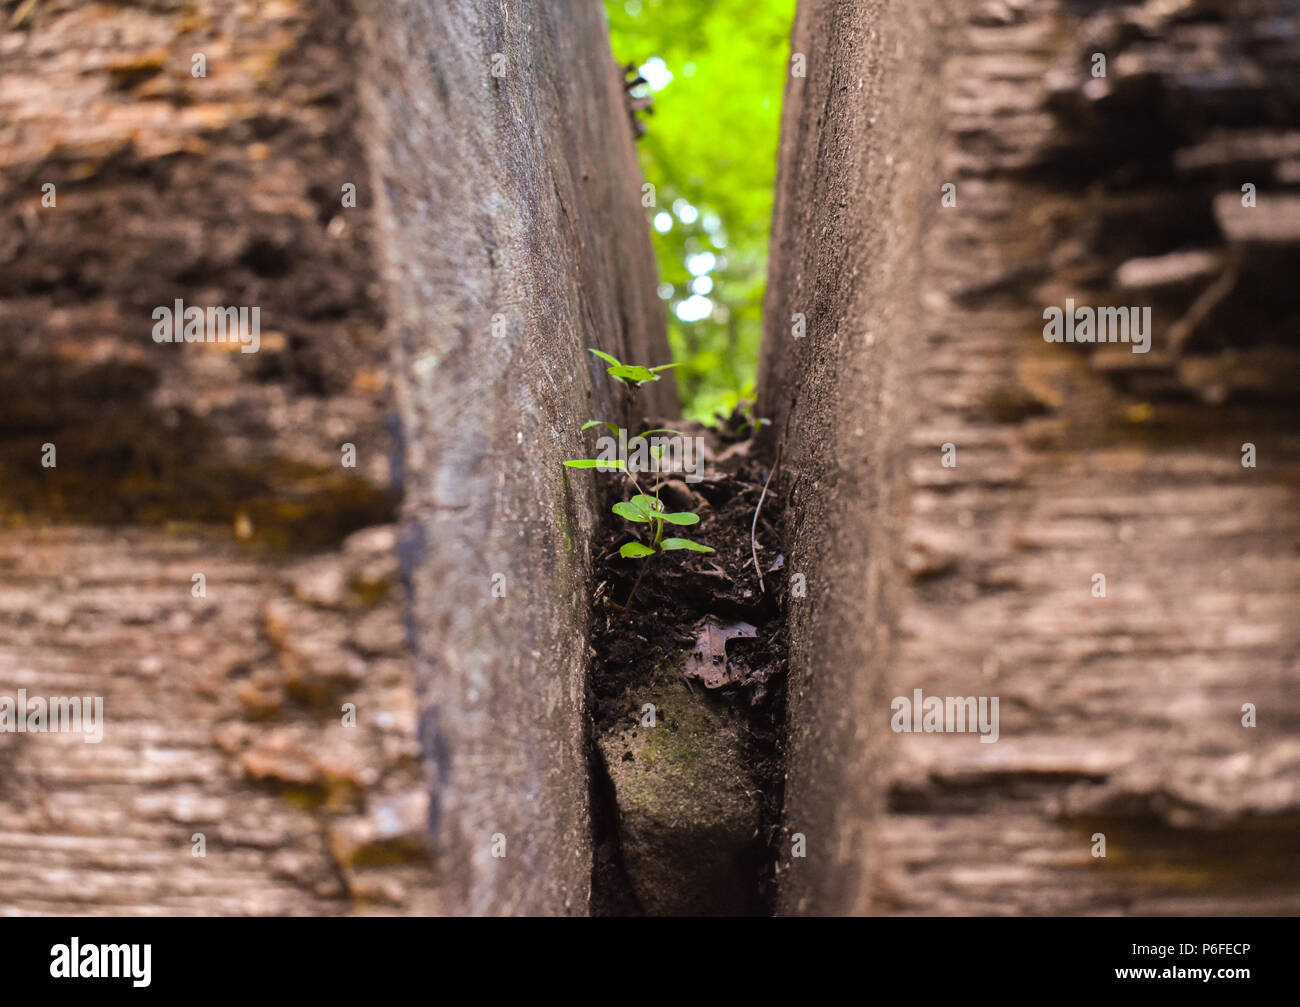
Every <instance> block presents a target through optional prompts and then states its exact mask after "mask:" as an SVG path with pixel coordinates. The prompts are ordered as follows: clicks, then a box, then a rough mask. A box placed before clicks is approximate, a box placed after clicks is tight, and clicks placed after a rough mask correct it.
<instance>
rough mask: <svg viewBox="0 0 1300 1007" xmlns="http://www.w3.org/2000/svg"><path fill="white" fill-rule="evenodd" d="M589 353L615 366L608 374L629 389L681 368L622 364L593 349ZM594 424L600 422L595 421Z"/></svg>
mask: <svg viewBox="0 0 1300 1007" xmlns="http://www.w3.org/2000/svg"><path fill="white" fill-rule="evenodd" d="M587 352H588V353H594V354H596V356H598V357H600V359H601V360H603V361H605V363H607V364H613V366H612V367H607V368H605V370H606V372H607V373H609V374H610V375H611V376H612V377H614V378H616V379H618V380H619V381H621V382H623V384H625V385H627V387H628V388H640V387H641V386H642V385H644V384H645V383H646V382H647V381H658V380H659V372H660V371H666V370H668V369H669V368H672V367H678V366H680V365H679V364H660V365H659V366H658V367H642V366H640V365H639V364H624V363H620V362H619V361H618V360H617V359H615V358H614V357H611V356H610V355H609V354H608V353H601V352H600V350H593V349H592V348H591V347H588V348H587ZM592 422H598V421H595V420H593V421H592Z"/></svg>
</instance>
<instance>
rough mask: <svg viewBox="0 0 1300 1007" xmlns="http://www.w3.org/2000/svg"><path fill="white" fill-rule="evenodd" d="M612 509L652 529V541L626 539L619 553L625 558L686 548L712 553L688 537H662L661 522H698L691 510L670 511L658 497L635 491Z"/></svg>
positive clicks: (682, 523)
mask: <svg viewBox="0 0 1300 1007" xmlns="http://www.w3.org/2000/svg"><path fill="white" fill-rule="evenodd" d="M611 510H613V512H614V513H615V514H617V515H618V516H619V517H621V518H622V519H623V520H624V521H634V522H636V523H637V524H649V525H651V526H652V529H651V530H652V531H653V532H654V541H653V543H652V544H650V545H645V544H643V543H641V542H625V543H624V544H623V546H622V548H620V549H619V551H618V554H619V555H620V556H622V557H623V558H624V559H645V558H646V557H648V556H653V555H654V554H655V553H656V552H659V551H660V550H662V551H664V552H672V551H674V550H676V549H689V550H691V552H713V550H712V549H711V548H710V547H709V546H707V545H700V543H699V542H692V541H691V540H690V539H688V538H664V525H669V524H672V525H687V526H689V525H693V524H699V523H700V516H699V515H698V514H692V513H691V512H690V511H676V512H674V513H669V512H667V511H665V510H664V505H663V502H662V501H661V500H659V499H658V498H657V497H652V496H648V495H646V494H645V493H638V494H637V495H636V496H634V497H633V498H632V499H631V500H624V501H621V502H620V503H616V504H615V505H614V506H613V507H612V508H611Z"/></svg>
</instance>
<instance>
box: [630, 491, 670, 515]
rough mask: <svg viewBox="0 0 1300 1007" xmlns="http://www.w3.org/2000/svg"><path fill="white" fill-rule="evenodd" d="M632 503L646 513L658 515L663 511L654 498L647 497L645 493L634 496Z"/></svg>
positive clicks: (662, 506) (661, 505)
mask: <svg viewBox="0 0 1300 1007" xmlns="http://www.w3.org/2000/svg"><path fill="white" fill-rule="evenodd" d="M632 503H634V504H636V506H638V507H640V508H641V509H642V510H644V511H646V513H658V512H659V511H661V510H663V509H664V505H663V504H661V503H660V502H659V501H658V500H656V499H655V498H654V497H652V496H649V495H647V494H645V493H638V494H637V495H636V496H634V497H633V498H632Z"/></svg>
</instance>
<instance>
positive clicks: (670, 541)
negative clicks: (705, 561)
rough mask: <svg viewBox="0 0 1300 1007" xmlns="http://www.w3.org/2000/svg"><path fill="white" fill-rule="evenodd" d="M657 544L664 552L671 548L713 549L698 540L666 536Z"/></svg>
mask: <svg viewBox="0 0 1300 1007" xmlns="http://www.w3.org/2000/svg"><path fill="white" fill-rule="evenodd" d="M659 544H660V545H661V546H663V548H664V552H669V551H670V550H673V549H689V550H690V551H691V552H713V549H711V548H710V547H709V546H707V545H700V543H698V542H692V541H691V540H690V539H688V538H666V539H664V540H663V541H662V542H660V543H659ZM625 548H626V547H625Z"/></svg>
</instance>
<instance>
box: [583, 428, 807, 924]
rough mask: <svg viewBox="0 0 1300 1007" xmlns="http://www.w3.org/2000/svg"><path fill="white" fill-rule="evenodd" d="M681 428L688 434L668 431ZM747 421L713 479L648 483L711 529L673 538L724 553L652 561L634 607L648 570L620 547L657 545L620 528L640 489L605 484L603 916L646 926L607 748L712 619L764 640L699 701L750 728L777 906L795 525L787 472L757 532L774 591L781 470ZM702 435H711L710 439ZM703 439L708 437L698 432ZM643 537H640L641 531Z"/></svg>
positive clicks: (598, 605)
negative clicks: (611, 735) (763, 453)
mask: <svg viewBox="0 0 1300 1007" xmlns="http://www.w3.org/2000/svg"><path fill="white" fill-rule="evenodd" d="M666 425H668V426H674V425H675V426H676V427H677V428H678V429H681V428H682V426H683V425H682V424H681V423H680V422H678V423H677V424H672V423H669V424H666ZM739 425H740V418H739V417H738V416H737V417H733V418H732V420H730V421H729V422H728V424H727V425H726V426H725V427H724V428H723V430H722V431H720V432H714V431H708V432H707V434H708V439H709V441H710V442H711V445H712V447H713V448H714V450H715V452H716V453H717V464H714V461H713V460H712V459H711V460H710V462H709V464H708V465H707V466H706V473H707V477H706V478H705V479H704V480H703V481H701V482H698V483H693V484H688V483H685V482H682V481H680V480H672V481H671V483H670V482H669V480H666V479H665V480H662V481H660V482H658V483H656V481H655V479H654V477H653V476H650V477H642V476H638V481H639V482H640V483H641V486H642V487H644V488H645V489H646V490H647V492H654V487H655V486H656V485H657V486H659V487H660V494H661V498H662V499H663V500H664V502H665V503H666V504H667V505H668V506H669V508H670V509H673V510H690V511H694V512H696V513H698V514H699V515H700V523H699V524H698V525H695V526H692V527H683V528H678V529H674V533H676V534H678V535H681V536H684V537H687V538H690V539H693V540H694V541H696V542H700V543H702V544H704V545H708V546H711V547H712V548H713V549H715V550H716V551H715V552H713V553H707V554H703V553H694V552H687V551H684V550H683V551H678V552H670V553H660V554H658V555H656V556H654V557H652V558H651V560H650V561H649V562H650V566H649V568H648V569H647V570H646V573H645V576H644V577H643V578H642V580H641V583H640V585H639V586H638V587H637V589H636V595H635V598H634V599H633V601H632V604H631V606H630V607H629V608H626V609H625V608H624V607H623V606H624V605H625V603H626V602H627V600H628V595H629V593H630V592H631V590H632V586H633V583H634V582H635V581H636V578H637V574H638V573H639V571H640V563H639V562H638V561H635V560H629V559H624V558H622V557H621V556H620V555H619V551H618V550H619V547H620V546H621V545H622V544H623V543H625V542H628V541H631V540H632V539H633V538H634V537H637V538H639V539H645V538H647V536H646V534H645V533H644V532H642V533H641V534H640V535H637V531H640V530H641V529H643V528H644V526H639V525H632V524H630V523H629V522H626V521H624V520H622V519H621V518H619V517H617V516H615V515H613V514H612V513H611V512H610V507H611V506H612V505H613V504H614V503H615V502H617V501H619V500H627V499H629V498H630V497H631V496H633V495H634V494H635V493H636V492H638V491H637V489H636V488H635V487H634V486H633V485H632V483H631V481H630V480H629V479H628V478H627V477H625V476H619V475H599V476H597V478H600V479H601V480H602V508H601V510H602V521H601V524H600V527H599V528H598V530H597V533H596V542H595V543H594V546H593V553H594V560H595V562H594V578H593V584H594V585H595V588H594V595H593V608H592V627H591V642H592V648H593V651H594V655H593V657H592V660H591V664H590V668H589V671H588V681H587V691H588V696H587V699H588V709H589V710H590V713H591V720H592V723H591V731H592V739H591V740H592V743H591V745H590V752H591V755H590V765H591V777H592V785H591V795H592V821H593V850H594V858H593V870H592V896H591V913H592V915H594V916H629V915H642V910H641V907H640V906H639V905H638V904H637V900H636V896H635V894H634V892H633V889H632V885H631V884H630V882H629V880H628V877H627V874H626V872H625V869H624V866H623V862H622V850H621V846H620V840H619V834H618V808H617V803H616V799H615V794H614V788H613V784H612V783H611V782H610V778H609V774H608V771H607V770H606V768H605V765H604V760H603V758H602V756H601V754H600V751H599V746H597V745H596V744H595V738H596V737H599V736H600V735H601V734H602V733H603V732H605V731H607V730H609V729H610V728H612V727H614V726H615V725H616V724H617V723H618V722H620V721H626V720H627V719H628V718H629V717H630V716H633V715H634V711H632V710H631V708H630V706H629V703H628V701H627V698H626V697H627V693H628V692H629V690H631V689H635V688H638V687H642V686H645V685H647V684H648V683H650V682H651V681H652V679H653V676H654V673H655V670H656V669H657V668H659V667H660V666H662V665H663V664H664V663H665V662H666V661H668V660H669V659H671V658H673V657H674V656H680V655H681V654H682V653H683V652H685V651H687V650H689V649H690V647H691V646H692V644H693V643H694V642H695V639H696V636H695V634H694V633H693V632H692V631H693V630H695V629H697V628H698V626H699V624H700V623H701V620H703V619H704V618H705V617H706V616H709V615H712V616H715V617H717V618H718V619H719V620H721V621H723V622H735V621H744V622H747V623H750V624H751V625H752V626H754V627H755V631H756V632H755V636H754V637H753V638H752V639H742V638H733V639H731V640H729V641H728V643H727V646H726V655H727V666H728V669H729V673H730V677H732V678H734V679H735V680H736V681H735V683H734V684H729V685H724V686H722V687H721V688H718V689H716V690H706V689H705V687H704V686H703V685H702V684H700V683H699V682H693V683H692V688H693V689H694V690H695V691H697V692H706V691H707V692H712V694H713V696H714V697H715V698H716V699H718V700H719V701H720V702H723V703H725V704H727V705H728V706H730V707H731V708H732V709H734V710H736V711H737V712H738V713H739V714H741V715H742V719H743V721H744V723H745V724H746V725H747V727H748V735H747V739H746V770H747V772H748V775H749V777H750V781H751V782H752V784H753V786H754V788H755V789H756V790H757V791H759V792H760V793H761V795H762V798H761V804H762V814H761V826H760V830H759V836H758V837H757V838H756V840H755V849H754V851H753V852H754V862H755V863H757V864H758V865H759V866H758V869H757V870H756V871H754V872H753V873H754V876H753V886H754V889H753V891H752V892H750V893H747V898H746V901H747V902H748V903H749V904H751V905H753V906H755V907H756V912H757V913H759V914H765V915H766V914H770V913H771V912H772V909H773V907H774V905H775V888H776V879H775V870H774V868H775V864H776V862H777V852H778V847H777V843H778V837H779V832H780V823H781V810H782V804H783V799H784V772H785V737H786V672H787V659H786V647H787V644H786V638H785V598H786V583H787V577H786V574H787V569H788V567H787V560H786V556H785V553H784V548H783V537H784V513H783V501H782V499H781V495H780V492H779V489H780V484H781V474H780V471H779V470H778V471H777V472H776V474H775V476H774V477H773V479H772V481H771V484H770V485H769V486H768V489H767V494H766V496H765V497H764V499H763V505H762V509H761V512H760V516H759V521H758V527H757V530H756V533H755V539H756V542H757V553H758V561H759V565H760V567H761V569H762V571H763V588H762V589H760V587H759V579H758V577H757V576H756V574H755V571H754V563H753V557H752V553H751V544H750V528H751V525H752V523H753V520H754V511H755V508H756V507H757V506H758V503H759V498H760V496H761V495H762V493H763V486H764V481H765V480H766V479H767V477H768V475H769V473H770V472H771V471H772V468H771V464H770V460H767V459H763V458H761V457H760V456H759V453H758V451H757V448H756V447H755V442H754V441H753V440H746V439H743V438H741V437H740V436H738V435H737V434H736V430H737V427H738V426H739ZM700 429H701V430H702V428H700ZM691 432H692V433H694V432H696V431H694V430H692V431H691ZM633 529H636V530H637V531H634V530H633Z"/></svg>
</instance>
